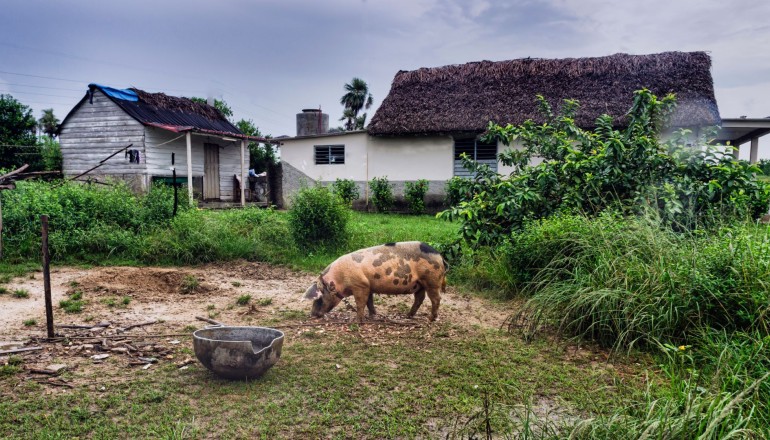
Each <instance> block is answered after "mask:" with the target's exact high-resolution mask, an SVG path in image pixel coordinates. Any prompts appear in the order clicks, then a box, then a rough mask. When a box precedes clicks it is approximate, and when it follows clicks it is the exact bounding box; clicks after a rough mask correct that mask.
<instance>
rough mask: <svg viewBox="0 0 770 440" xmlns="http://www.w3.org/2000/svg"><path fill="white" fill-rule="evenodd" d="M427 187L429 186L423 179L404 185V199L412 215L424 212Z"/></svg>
mask: <svg viewBox="0 0 770 440" xmlns="http://www.w3.org/2000/svg"><path fill="white" fill-rule="evenodd" d="M429 186H430V184H429V183H428V181H427V180H425V179H420V180H418V181H416V182H406V183H405V184H404V198H406V201H407V203H408V204H409V210H410V211H411V212H412V214H422V213H423V212H425V194H426V193H427V192H428V187H429Z"/></svg>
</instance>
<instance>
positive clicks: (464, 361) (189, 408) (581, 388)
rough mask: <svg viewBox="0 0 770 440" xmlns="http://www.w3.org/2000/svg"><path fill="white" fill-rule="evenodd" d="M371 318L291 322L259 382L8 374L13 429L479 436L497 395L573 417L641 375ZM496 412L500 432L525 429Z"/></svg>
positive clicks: (185, 376) (5, 390) (557, 353)
mask: <svg viewBox="0 0 770 440" xmlns="http://www.w3.org/2000/svg"><path fill="white" fill-rule="evenodd" d="M367 327H368V326H367V325H364V326H361V327H359V326H357V329H356V330H353V331H351V330H349V329H347V328H346V327H344V326H340V327H334V328H327V329H325V330H326V331H322V330H324V329H323V328H313V329H310V330H309V331H298V330H291V331H290V332H289V333H287V340H286V344H285V346H284V350H283V354H282V357H281V360H280V361H279V363H278V364H277V365H276V366H275V367H274V368H273V369H271V370H270V371H268V373H267V374H266V375H265V376H264V377H262V378H261V379H259V380H255V381H249V382H242V381H227V380H222V379H219V378H217V377H215V376H213V375H212V374H211V373H210V372H208V371H207V370H206V369H205V368H204V367H202V366H201V365H199V364H193V365H191V366H190V367H189V369H187V370H178V369H177V368H176V367H174V366H173V365H172V364H170V363H165V364H160V365H159V366H158V367H157V368H153V369H152V370H151V371H149V372H147V371H142V370H125V369H104V370H103V373H100V374H99V377H98V378H97V379H95V378H94V376H93V373H91V374H88V375H86V374H85V373H79V372H78V371H77V370H76V371H75V372H73V373H72V377H71V378H70V379H71V380H72V383H75V384H77V385H76V387H75V388H74V389H73V390H59V391H60V392H56V393H53V394H50V393H43V392H42V391H43V390H44V389H45V387H44V386H41V385H39V384H37V383H34V382H26V381H21V379H17V378H6V380H5V381H4V382H0V393H1V394H2V396H3V398H2V399H0V437H17V436H23V437H34V438H49V437H56V438H72V437H88V438H105V437H106V438H116V437H133V438H159V437H160V438H290V439H291V438H297V439H300V438H302V439H304V438H359V439H367V438H370V439H379V438H414V437H423V438H439V437H440V438H444V437H446V436H447V434H452V433H456V434H457V435H458V437H459V436H460V435H462V437H470V436H471V435H478V434H480V433H481V432H482V431H480V430H479V429H481V427H482V425H483V423H482V421H481V420H477V419H476V418H474V415H475V414H477V413H478V412H479V410H480V409H481V408H482V407H483V406H484V401H486V402H487V404H488V405H490V406H491V408H492V409H493V410H494V411H497V414H502V413H503V412H505V413H510V412H511V411H512V410H513V409H515V408H517V407H527V408H532V410H533V411H541V412H542V414H541V417H545V414H546V413H547V412H549V411H550V412H552V413H553V414H559V415H558V416H555V415H553V414H552V415H551V416H552V417H556V418H559V417H560V418H562V419H564V420H567V419H569V418H570V417H574V415H580V414H587V413H602V412H605V411H607V410H608V408H614V407H619V406H622V405H625V404H626V403H627V402H628V398H629V397H630V393H629V390H630V389H633V388H635V387H631V388H629V387H628V385H629V384H634V385H636V383H635V382H636V381H637V380H640V379H639V376H638V375H641V371H636V372H635V373H633V374H629V373H627V372H625V373H619V372H618V371H621V370H620V369H619V370H615V369H614V368H613V366H612V365H610V364H603V363H602V364H600V365H597V366H595V367H591V368H583V367H581V365H579V364H578V363H575V362H573V361H570V360H567V359H566V356H565V350H564V348H563V347H560V346H558V345H557V344H553V343H552V341H541V342H537V341H536V342H534V343H531V344H525V343H523V342H522V341H521V340H520V339H519V338H515V337H511V336H509V335H507V334H504V333H502V332H500V331H496V330H483V329H474V328H471V329H466V328H463V329H459V328H455V327H453V326H451V325H450V324H439V325H432V326H426V327H425V328H422V329H419V328H418V329H411V330H404V329H402V328H400V327H395V328H394V327H384V328H382V327H381V328H379V329H376V330H372V329H371V328H367ZM459 330H462V331H459ZM306 333H307V334H312V335H313V336H305V334H306ZM448 333H451V334H452V335H453V336H451V337H447V334H448ZM184 349H186V348H182V347H180V349H179V350H180V351H181V350H184ZM624 368H625V367H624ZM100 371H101V370H100ZM17 385H18V387H17ZM101 387H104V388H103V390H100V389H101ZM494 414H495V413H494V412H493V415H492V416H491V417H490V423H491V424H492V427H493V429H494V430H495V432H496V433H498V434H499V435H507V434H512V433H513V432H515V429H516V427H515V426H514V424H512V422H511V420H509V419H506V418H504V417H500V416H495V415H494ZM43 415H45V416H43ZM255 415H258V417H257V416H255ZM223 420H227V422H226V423H222V421H223ZM474 433H475V434H474Z"/></svg>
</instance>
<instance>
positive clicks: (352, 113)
mask: <svg viewBox="0 0 770 440" xmlns="http://www.w3.org/2000/svg"><path fill="white" fill-rule="evenodd" d="M345 91H346V92H347V93H345V94H344V95H342V98H340V104H342V105H343V106H344V107H345V111H344V112H343V114H342V118H340V121H347V122H345V129H346V130H354V129H358V128H360V129H363V128H364V127H363V124H362V122H360V121H366V113H364V115H363V120H361V119H360V118H359V116H358V112H360V111H361V109H362V108H365V109H367V110H368V109H369V108H370V107H371V106H372V103H373V102H374V98H373V97H372V94H371V93H369V86H368V85H367V84H366V81H364V80H362V79H361V78H353V80H352V81H350V83H349V84H345ZM359 125H360V127H359Z"/></svg>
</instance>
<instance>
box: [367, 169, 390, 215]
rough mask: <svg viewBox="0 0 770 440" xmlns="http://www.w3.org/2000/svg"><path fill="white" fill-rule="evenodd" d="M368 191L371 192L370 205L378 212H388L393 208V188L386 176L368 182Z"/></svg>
mask: <svg viewBox="0 0 770 440" xmlns="http://www.w3.org/2000/svg"><path fill="white" fill-rule="evenodd" d="M369 189H370V190H371V191H372V203H373V204H374V207H375V209H376V210H377V211H378V212H388V211H390V210H391V209H392V208H393V203H394V202H395V199H394V198H393V186H392V185H391V184H390V182H389V181H388V177H387V176H383V177H375V178H373V179H372V180H370V181H369Z"/></svg>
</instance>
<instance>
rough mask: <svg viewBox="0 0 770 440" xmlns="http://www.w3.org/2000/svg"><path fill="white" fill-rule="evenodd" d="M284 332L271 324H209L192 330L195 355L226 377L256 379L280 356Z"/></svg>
mask: <svg viewBox="0 0 770 440" xmlns="http://www.w3.org/2000/svg"><path fill="white" fill-rule="evenodd" d="M282 347H283V332H282V331H280V330H276V329H273V328H268V327H228V326H222V327H208V328H204V329H201V330H197V331H195V332H194V333H193V348H194V349H195V356H196V357H197V358H198V360H199V361H200V362H201V363H202V364H203V365H204V366H205V367H206V368H208V369H209V370H211V371H213V372H214V373H216V374H217V375H219V376H222V377H225V378H227V379H256V378H258V377H260V376H262V375H263V374H264V373H265V372H266V371H267V370H268V369H270V367H272V366H273V365H274V364H275V363H276V362H278V358H279V357H281V348H282Z"/></svg>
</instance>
